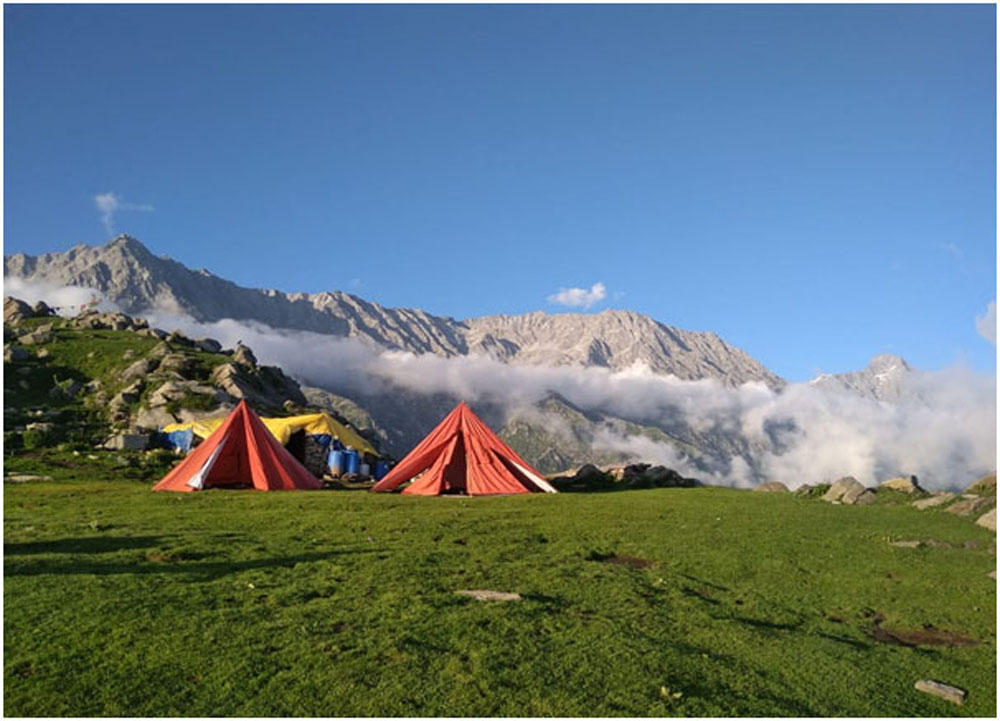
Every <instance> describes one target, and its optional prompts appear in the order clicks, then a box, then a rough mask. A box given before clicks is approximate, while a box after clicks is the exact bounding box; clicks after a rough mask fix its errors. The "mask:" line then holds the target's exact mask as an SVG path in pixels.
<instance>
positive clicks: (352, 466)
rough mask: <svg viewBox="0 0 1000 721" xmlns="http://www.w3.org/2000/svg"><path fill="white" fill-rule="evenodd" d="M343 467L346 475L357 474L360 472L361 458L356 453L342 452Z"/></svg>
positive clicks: (350, 451) (353, 451) (351, 451)
mask: <svg viewBox="0 0 1000 721" xmlns="http://www.w3.org/2000/svg"><path fill="white" fill-rule="evenodd" d="M344 466H345V468H346V469H347V472H348V473H358V472H359V471H360V470H361V456H360V455H358V452H357V451H355V450H353V449H351V450H347V451H344Z"/></svg>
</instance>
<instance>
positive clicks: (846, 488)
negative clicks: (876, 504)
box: [823, 476, 874, 505]
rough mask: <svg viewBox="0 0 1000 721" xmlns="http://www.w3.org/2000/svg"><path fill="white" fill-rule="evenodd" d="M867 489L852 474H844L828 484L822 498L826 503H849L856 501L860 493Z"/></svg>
mask: <svg viewBox="0 0 1000 721" xmlns="http://www.w3.org/2000/svg"><path fill="white" fill-rule="evenodd" d="M867 490H868V489H867V488H865V487H864V486H862V485H861V483H859V482H858V479H856V478H854V477H853V476H845V477H843V478H841V479H839V480H837V481H835V482H834V483H833V485H831V486H830V490H829V491H827V492H826V493H825V494H823V500H824V501H827V502H828V503H835V502H837V501H839V502H840V503H844V504H847V505H851V504H854V503H856V502H857V500H858V498H859V497H860V496H861V494H863V493H864V492H865V491H867ZM873 495H874V494H873ZM869 502H870V501H869Z"/></svg>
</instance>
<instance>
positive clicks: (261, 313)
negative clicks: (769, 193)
mask: <svg viewBox="0 0 1000 721" xmlns="http://www.w3.org/2000/svg"><path fill="white" fill-rule="evenodd" d="M4 274H5V275H6V276H13V277H18V278H21V279H23V280H26V281H29V282H31V281H36V282H45V283H48V284H50V285H76V286H81V287H87V288H93V289H95V290H97V291H100V292H101V293H102V294H103V295H104V296H105V297H106V298H107V299H108V300H110V301H111V302H113V303H115V304H116V305H118V307H120V308H122V309H123V310H124V311H125V312H127V313H131V314H142V313H146V312H148V311H150V310H153V309H157V310H166V311H168V312H174V313H185V314H187V315H190V316H191V317H193V318H194V319H196V320H199V321H206V322H212V321H218V320H222V319H224V318H230V319H233V320H238V321H255V322H258V323H263V324H265V325H268V326H271V327H274V328H288V329H292V330H306V331H312V332H316V333H323V334H328V335H335V336H347V337H353V338H358V339H360V340H363V341H365V342H370V343H372V344H374V345H376V346H379V347H382V348H388V349H393V350H406V351H410V352H413V353H417V354H422V353H434V354H436V355H440V356H444V357H450V356H456V355H469V354H477V353H478V354H484V355H488V356H490V357H493V358H495V359H496V360H499V361H501V362H504V363H527V364H537V365H580V366H598V367H605V368H609V369H612V370H623V369H625V368H628V367H630V366H632V365H634V364H636V363H640V364H643V365H645V366H647V367H649V368H650V369H651V370H652V371H653V372H654V373H662V374H673V375H676V376H677V377H679V378H683V379H689V380H696V379H701V378H715V379H717V380H719V381H721V382H723V383H726V384H729V385H739V384H742V383H745V382H748V381H758V382H764V383H766V384H767V385H769V386H771V387H774V388H778V387H781V386H782V385H783V381H782V380H781V379H780V378H778V377H777V376H775V375H774V374H773V373H771V372H770V371H768V370H767V369H766V368H765V367H764V366H762V365H761V364H760V363H758V362H757V361H756V360H754V359H753V358H751V357H750V356H749V355H747V354H746V353H744V352H743V351H741V350H739V349H738V348H733V347H732V346H729V345H727V344H726V343H725V342H724V341H722V340H721V339H720V338H719V337H718V336H716V335H715V334H714V333H703V332H692V331H685V330H681V329H679V328H675V327H673V326H668V325H665V324H663V323H659V322H657V321H655V320H653V319H652V318H650V317H648V316H645V315H642V314H641V313H636V312H633V311H627V310H605V311H602V312H600V313H596V314H581V313H557V314H549V313H544V312H541V311H536V312H534V313H527V314H524V315H516V316H507V315H495V316H485V317H481V318H470V319H467V320H465V321H457V320H455V319H454V318H450V317H445V316H435V315H432V314H430V313H427V312H425V311H423V310H420V309H417V308H386V307H384V306H381V305H379V304H378V303H374V302H372V301H368V300H365V299H364V298H360V297H358V296H355V295H352V294H350V293H344V292H341V291H328V292H322V293H315V294H307V293H284V292H281V291H277V290H258V289H254V288H242V287H240V286H238V285H236V284H235V283H232V282H230V281H227V280H224V279H222V278H219V277H217V276H215V275H213V274H211V273H208V272H205V271H196V270H191V269H189V268H187V267H185V266H184V265H182V264H181V263H178V262H176V261H173V260H170V259H169V258H159V257H156V256H154V255H152V254H151V253H150V252H149V250H148V249H146V247H145V246H144V245H143V244H142V243H140V242H139V241H138V240H137V239H135V238H134V237H132V236H130V235H119V236H118V237H116V238H114V239H113V240H112V241H111V242H110V243H108V245H106V246H103V247H97V248H91V247H88V246H77V247H75V248H72V249H71V250H69V251H67V252H65V253H50V254H46V255H43V256H38V257H31V256H25V255H13V256H5V257H4Z"/></svg>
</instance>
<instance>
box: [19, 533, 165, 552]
mask: <svg viewBox="0 0 1000 721" xmlns="http://www.w3.org/2000/svg"><path fill="white" fill-rule="evenodd" d="M163 542H164V539H162V538H161V537H159V536H92V537H86V538H59V539H56V540H54V541H33V542H30V543H5V544H3V555H4V556H20V555H29V554H34V553H115V552H116V551H131V550H135V549H138V548H150V547H153V546H159V545H160V544H162V543H163Z"/></svg>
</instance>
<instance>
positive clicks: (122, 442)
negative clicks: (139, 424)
mask: <svg viewBox="0 0 1000 721" xmlns="http://www.w3.org/2000/svg"><path fill="white" fill-rule="evenodd" d="M148 446H149V436H147V435H143V434H141V433H119V434H118V435H116V436H112V437H111V438H109V439H108V440H107V441H105V442H104V447H105V448H107V449H109V450H113V451H144V450H146V448H147V447H148Z"/></svg>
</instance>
